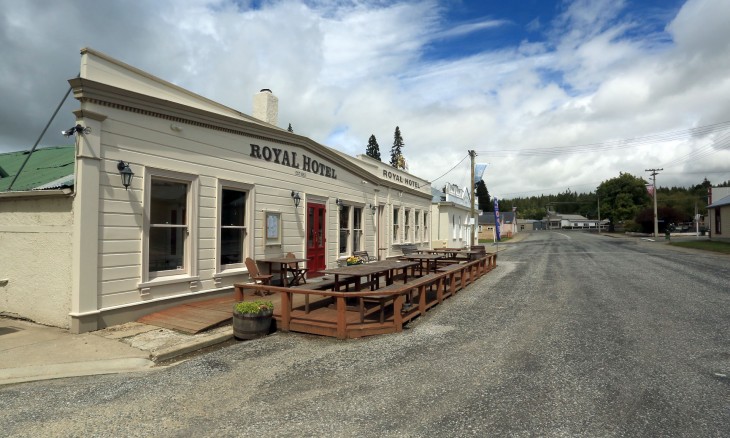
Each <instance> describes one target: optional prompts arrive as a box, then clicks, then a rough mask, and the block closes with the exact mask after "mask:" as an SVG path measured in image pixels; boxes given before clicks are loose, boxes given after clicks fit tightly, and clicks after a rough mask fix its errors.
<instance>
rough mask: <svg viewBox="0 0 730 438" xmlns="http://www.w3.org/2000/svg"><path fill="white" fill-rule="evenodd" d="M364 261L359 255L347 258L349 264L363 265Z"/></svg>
mask: <svg viewBox="0 0 730 438" xmlns="http://www.w3.org/2000/svg"><path fill="white" fill-rule="evenodd" d="M363 263H364V262H363V260H362V259H361V258H360V257H358V256H350V257H348V258H347V266H352V265H362V264H363Z"/></svg>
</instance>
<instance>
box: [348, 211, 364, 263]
mask: <svg viewBox="0 0 730 438" xmlns="http://www.w3.org/2000/svg"><path fill="white" fill-rule="evenodd" d="M350 211H351V212H352V213H351V214H350V216H352V227H351V233H350V234H351V238H350V246H351V249H352V251H353V252H354V251H362V245H363V244H362V240H363V237H364V235H363V222H364V220H365V217H364V214H365V211H364V209H363V207H362V206H357V205H353V206H352V209H351V210H350ZM358 212H359V214H360V228H355V216H357V214H358ZM355 240H357V242H355ZM356 243H358V244H359V245H356Z"/></svg>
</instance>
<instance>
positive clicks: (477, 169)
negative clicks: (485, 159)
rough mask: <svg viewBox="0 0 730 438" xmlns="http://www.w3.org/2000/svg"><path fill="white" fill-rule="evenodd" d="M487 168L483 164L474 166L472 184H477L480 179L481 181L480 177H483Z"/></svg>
mask: <svg viewBox="0 0 730 438" xmlns="http://www.w3.org/2000/svg"><path fill="white" fill-rule="evenodd" d="M486 168H487V165H486V163H484V164H479V163H477V164H475V165H474V184H476V183H478V182H479V180H480V179H482V176H483V175H484V169H486Z"/></svg>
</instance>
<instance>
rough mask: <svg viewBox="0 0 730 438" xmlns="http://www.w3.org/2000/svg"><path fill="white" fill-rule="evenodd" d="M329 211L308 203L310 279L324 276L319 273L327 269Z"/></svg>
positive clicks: (321, 205) (308, 261)
mask: <svg viewBox="0 0 730 438" xmlns="http://www.w3.org/2000/svg"><path fill="white" fill-rule="evenodd" d="M326 212H327V210H326V209H325V207H324V204H313V203H309V202H308V203H307V268H308V270H309V272H308V275H307V276H308V277H318V276H320V275H322V274H321V273H320V272H319V271H321V270H323V269H325V268H326V267H327V260H326V254H327V252H326V251H325V245H326V243H327V239H326V238H325V236H326V234H325V223H326V221H325V217H326Z"/></svg>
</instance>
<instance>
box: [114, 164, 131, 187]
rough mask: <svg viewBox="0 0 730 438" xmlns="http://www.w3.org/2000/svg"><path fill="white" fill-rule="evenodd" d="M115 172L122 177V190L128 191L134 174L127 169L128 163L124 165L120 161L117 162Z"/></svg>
mask: <svg viewBox="0 0 730 438" xmlns="http://www.w3.org/2000/svg"><path fill="white" fill-rule="evenodd" d="M117 170H119V174H120V175H121V176H122V185H123V186H124V190H128V189H129V186H130V185H132V177H133V176H134V172H132V169H130V168H129V163H125V162H124V161H122V160H119V162H118V163H117Z"/></svg>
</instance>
